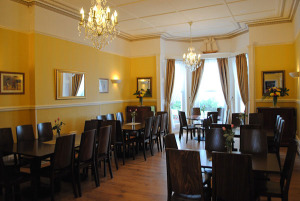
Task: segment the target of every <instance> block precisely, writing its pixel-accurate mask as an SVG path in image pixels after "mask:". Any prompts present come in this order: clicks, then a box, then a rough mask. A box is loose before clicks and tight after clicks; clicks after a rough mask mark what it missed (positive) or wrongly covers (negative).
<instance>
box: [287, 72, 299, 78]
mask: <svg viewBox="0 0 300 201" xmlns="http://www.w3.org/2000/svg"><path fill="white" fill-rule="evenodd" d="M289 74H290V76H291V77H294V78H297V77H300V72H291V73H289Z"/></svg>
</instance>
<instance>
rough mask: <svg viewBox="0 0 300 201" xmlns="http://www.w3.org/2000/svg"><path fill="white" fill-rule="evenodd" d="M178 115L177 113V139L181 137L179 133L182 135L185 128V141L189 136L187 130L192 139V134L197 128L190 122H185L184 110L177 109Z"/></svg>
mask: <svg viewBox="0 0 300 201" xmlns="http://www.w3.org/2000/svg"><path fill="white" fill-rule="evenodd" d="M178 115H179V123H180V128H179V139H181V135H183V130H186V143H187V142H188V137H189V131H190V133H191V139H193V134H194V135H195V132H196V129H199V128H197V127H195V126H194V125H192V124H188V123H187V121H186V116H185V112H182V111H178Z"/></svg>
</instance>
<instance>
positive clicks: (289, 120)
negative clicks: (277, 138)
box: [257, 107, 297, 146]
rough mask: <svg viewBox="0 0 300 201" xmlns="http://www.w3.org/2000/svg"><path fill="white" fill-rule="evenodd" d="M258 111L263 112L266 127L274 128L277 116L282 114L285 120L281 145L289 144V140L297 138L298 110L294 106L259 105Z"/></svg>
mask: <svg viewBox="0 0 300 201" xmlns="http://www.w3.org/2000/svg"><path fill="white" fill-rule="evenodd" d="M257 112H258V113H263V116H264V122H263V127H264V128H265V129H274V126H275V122H276V116H277V115H280V116H281V117H282V118H283V119H284V120H285V126H284V130H283V135H282V141H281V146H288V144H289V141H290V140H291V139H294V138H295V134H296V130H297V111H296V108H292V107H278V108H271V107H258V108H257Z"/></svg>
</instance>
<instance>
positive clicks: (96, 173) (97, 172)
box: [95, 159, 101, 186]
mask: <svg viewBox="0 0 300 201" xmlns="http://www.w3.org/2000/svg"><path fill="white" fill-rule="evenodd" d="M100 163H101V162H100ZM95 165H96V171H95V175H97V182H98V186H100V175H99V171H98V160H97V159H96V161H95Z"/></svg>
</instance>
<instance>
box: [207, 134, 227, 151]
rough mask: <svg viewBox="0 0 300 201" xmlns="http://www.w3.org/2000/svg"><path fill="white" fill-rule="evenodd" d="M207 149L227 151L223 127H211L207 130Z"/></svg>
mask: <svg viewBox="0 0 300 201" xmlns="http://www.w3.org/2000/svg"><path fill="white" fill-rule="evenodd" d="M205 133H206V136H205V150H207V151H210V152H211V151H219V152H226V150H227V149H226V147H225V141H226V139H225V137H224V136H223V135H224V132H223V130H222V128H210V129H207V130H206V131H205Z"/></svg>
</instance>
